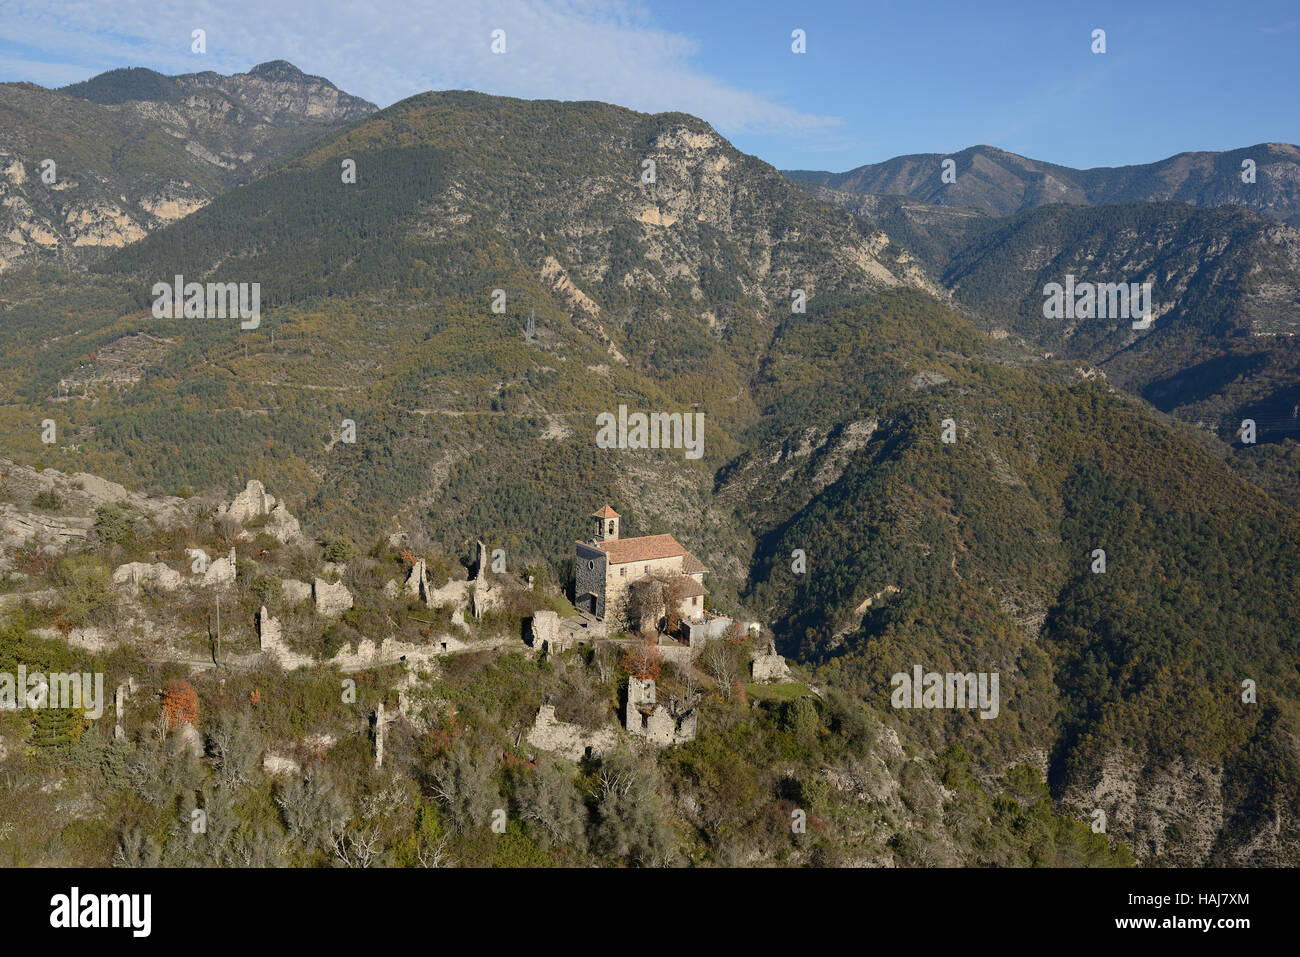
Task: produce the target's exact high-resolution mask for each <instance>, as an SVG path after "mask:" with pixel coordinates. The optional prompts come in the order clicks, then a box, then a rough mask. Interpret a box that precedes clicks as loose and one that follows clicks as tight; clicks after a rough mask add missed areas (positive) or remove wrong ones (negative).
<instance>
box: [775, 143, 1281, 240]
mask: <svg viewBox="0 0 1300 957" xmlns="http://www.w3.org/2000/svg"><path fill="white" fill-rule="evenodd" d="M947 159H952V160H953V161H954V162H955V164H956V165H955V168H954V169H953V172H954V174H955V179H954V181H953V182H945V181H944V179H943V165H942V164H943V162H944V161H945V160H947ZM1245 160H1252V161H1253V162H1254V163H1255V170H1254V174H1255V181H1254V182H1253V183H1249V184H1248V183H1244V182H1242V179H1241V176H1242V172H1243V169H1242V163H1243V162H1244V161H1245ZM783 172H784V173H785V175H787V176H789V177H790V178H792V179H795V180H799V181H801V182H805V183H811V184H814V185H818V186H827V187H830V188H832V189H839V190H845V191H848V192H856V193H872V194H881V195H903V196H910V197H912V198H913V199H920V200H922V201H924V202H928V203H932V204H936V205H946V206H968V207H971V208H973V209H978V210H980V211H982V212H986V213H989V214H991V215H996V216H1005V215H1009V214H1011V213H1015V212H1019V211H1021V210H1023V209H1027V208H1031V207H1034V206H1041V205H1047V204H1050V203H1067V204H1071V205H1094V206H1095V205H1111V204H1115V203H1124V202H1154V201H1165V200H1176V201H1180V202H1188V203H1191V204H1192V205H1197V206H1216V205H1227V204H1232V205H1242V206H1247V207H1249V208H1251V209H1255V210H1257V211H1258V212H1261V213H1264V214H1265V215H1268V216H1271V217H1273V218H1275V219H1281V220H1283V221H1286V222H1290V223H1292V224H1293V225H1300V147H1297V146H1295V145H1293V144H1290V143H1258V144H1255V145H1253V146H1247V147H1239V148H1237V149H1232V150H1226V151H1222V152H1214V151H1187V152H1182V153H1176V154H1174V155H1173V156H1169V157H1166V158H1164V159H1161V160H1156V161H1153V162H1150V163H1138V164H1131V165H1125V166H1098V167H1091V168H1088V169H1074V168H1072V167H1068V166H1061V165H1058V164H1055V163H1048V162H1044V161H1041V160H1035V159H1031V158H1029V157H1025V156H1021V155H1019V154H1016V153H1011V152H1008V151H1006V150H1002V149H999V148H997V147H993V146H987V145H979V146H971V147H967V148H966V149H964V150H961V151H959V152H956V153H912V154H905V155H901V156H896V157H893V158H892V159H888V160H884V161H882V162H880V163H868V164H866V165H863V166H859V167H856V168H854V169H851V170H848V171H846V172H843V173H829V172H823V171H818V170H784V171H783Z"/></svg>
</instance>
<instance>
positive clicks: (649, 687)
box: [624, 676, 699, 747]
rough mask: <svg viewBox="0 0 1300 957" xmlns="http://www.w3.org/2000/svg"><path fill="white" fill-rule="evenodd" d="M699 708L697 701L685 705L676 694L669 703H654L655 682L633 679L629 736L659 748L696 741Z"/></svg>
mask: <svg viewBox="0 0 1300 957" xmlns="http://www.w3.org/2000/svg"><path fill="white" fill-rule="evenodd" d="M697 705H698V700H695V701H691V702H689V703H688V702H683V701H680V700H679V699H678V698H677V696H676V695H673V696H672V697H671V698H669V699H668V703H667V704H660V703H658V702H657V701H656V700H655V683H654V679H653V678H645V679H642V678H637V677H635V676H633V677H630V678H628V679H627V713H626V716H625V720H624V727H626V728H627V731H628V733H629V734H634V735H637V736H638V737H641V738H645V739H646V740H647V741H649V742H650V743H651V744H656V745H659V746H660V747H667V746H669V745H672V744H684V743H685V742H687V741H694V740H695V734H696V730H697V728H698V722H699V713H698V710H697Z"/></svg>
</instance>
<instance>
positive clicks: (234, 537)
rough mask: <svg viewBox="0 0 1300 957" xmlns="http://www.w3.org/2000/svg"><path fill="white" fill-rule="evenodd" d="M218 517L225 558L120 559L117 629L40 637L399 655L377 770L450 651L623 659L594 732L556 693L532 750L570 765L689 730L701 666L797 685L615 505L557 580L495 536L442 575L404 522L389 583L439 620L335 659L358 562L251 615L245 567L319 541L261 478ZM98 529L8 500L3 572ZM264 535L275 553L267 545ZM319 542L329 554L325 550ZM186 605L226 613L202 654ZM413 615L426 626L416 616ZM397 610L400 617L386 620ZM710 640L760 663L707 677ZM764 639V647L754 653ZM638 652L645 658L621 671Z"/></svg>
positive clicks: (157, 649) (145, 509)
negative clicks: (518, 569)
mask: <svg viewBox="0 0 1300 957" xmlns="http://www.w3.org/2000/svg"><path fill="white" fill-rule="evenodd" d="M3 464H4V463H0V465H3ZM4 473H5V476H6V479H7V481H8V482H9V484H10V486H11V487H12V486H13V485H14V484H15V483H16V484H19V485H31V490H32V491H34V492H35V494H36V495H38V496H39V495H41V494H46V495H49V496H62V497H63V498H64V499H65V500H66V501H67V503H68V504H69V505H80V506H81V508H80V510H81V511H83V512H84V511H89V512H92V513H95V514H98V515H99V516H100V519H101V520H102V516H103V510H104V509H105V508H106V507H107V508H109V509H113V510H121V509H125V510H126V511H127V512H130V513H131V514H133V515H135V516H137V517H138V518H139V519H140V520H142V521H147V522H148V523H150V524H151V525H152V526H154V527H168V526H169V525H172V524H176V525H183V524H184V523H185V522H186V521H187V520H189V521H191V524H192V518H193V515H192V511H193V507H192V505H189V504H187V502H186V501H185V500H182V499H177V498H173V499H165V500H156V499H149V498H146V497H144V496H140V495H136V494H133V493H128V492H127V491H126V489H125V488H123V487H122V486H119V485H116V484H115V483H112V482H107V481H104V480H102V479H99V478H96V477H94V476H90V475H86V474H78V475H74V476H64V475H62V474H61V473H58V472H55V471H54V470H49V469H47V470H43V471H40V472H35V471H33V470H30V469H24V468H22V467H19V466H14V465H12V464H9V465H8V466H7V467H5V468H4ZM96 509H98V510H99V511H98V512H96V511H95V510H96ZM73 510H74V509H71V508H65V509H64V510H63V511H64V512H65V513H66V512H68V511H73ZM208 514H210V515H211V518H212V521H213V523H214V525H215V527H217V528H219V529H222V530H223V536H222V537H220V538H218V541H219V542H220V543H222V550H221V551H220V552H217V553H216V554H212V555H209V554H208V553H207V551H205V549H204V548H201V547H198V546H189V547H184V548H181V549H175V550H172V551H169V552H165V553H164V552H158V553H156V554H154V555H153V559H154V560H152V561H142V560H136V561H129V562H123V563H121V564H119V565H117V566H115V567H113V568H112V571H111V591H112V599H113V601H114V603H115V604H114V607H115V608H116V609H117V610H118V614H117V618H116V619H115V627H114V628H112V629H111V630H109V629H106V628H105V627H103V626H101V625H96V624H78V625H73V626H71V627H61V626H60V625H58V624H57V623H56V624H55V625H52V626H47V627H41V628H37V629H35V631H36V633H37V634H39V635H40V636H41V637H46V638H59V639H62V640H64V641H66V642H67V643H68V644H69V645H70V646H72V647H77V648H81V649H84V650H86V651H89V652H103V651H107V650H110V649H111V648H113V647H114V646H115V645H117V644H118V643H121V642H136V643H137V644H139V645H141V646H145V647H148V648H149V649H150V655H151V658H152V660H156V661H170V662H176V663H183V664H185V665H187V666H188V667H190V669H191V670H192V672H199V671H205V670H209V669H212V668H243V669H248V668H255V667H259V666H261V665H263V664H265V663H268V662H273V663H274V664H275V665H276V666H278V667H280V668H282V669H284V670H286V671H293V670H297V669H304V668H335V669H337V670H338V671H339V672H341V673H342V674H345V675H346V674H351V673H356V672H360V671H366V670H370V669H378V668H384V667H389V666H399V667H400V668H401V669H402V670H403V672H404V673H405V675H406V677H405V678H404V679H403V680H402V681H401V682H399V687H398V691H399V695H398V707H397V709H396V711H395V712H394V711H392V710H389V711H385V709H384V706H383V705H382V704H381V705H379V706H378V707H377V708H376V709H375V713H374V714H373V715H372V734H373V737H374V754H375V762H376V766H379V765H380V764H382V761H383V748H384V735H385V728H386V727H387V726H388V725H389V724H391V722H392V721H393V720H395V719H397V718H399V717H407V718H411V719H412V720H416V719H415V715H414V709H413V708H412V706H411V705H410V700H409V698H410V696H409V694H408V692H409V691H410V690H411V689H412V688H414V687H415V686H416V684H417V682H418V681H419V680H420V676H421V674H422V673H423V672H424V671H426V670H427V669H428V668H429V667H430V666H434V663H435V662H437V660H438V659H441V658H444V657H446V656H450V655H457V654H461V653H466V652H480V653H481V652H489V653H500V654H507V653H510V652H516V653H524V654H526V655H529V656H532V657H533V658H541V657H550V656H558V655H565V654H569V653H571V652H576V653H578V654H581V655H584V656H591V655H602V656H604V658H606V659H609V660H621V661H623V662H624V663H625V667H626V672H627V674H628V677H627V679H626V683H625V685H624V686H623V688H624V690H625V695H620V699H621V700H620V702H619V708H620V710H621V713H619V714H615V713H610V715H609V719H610V720H609V722H608V724H607V726H606V727H605V728H603V729H602V730H600V731H595V732H593V731H592V730H590V729H583V728H580V727H578V726H576V725H570V724H566V723H565V722H563V721H561V720H559V719H558V718H557V717H556V703H555V702H548V703H546V704H544V705H543V706H542V707H541V709H540V710H539V712H538V713H537V715H536V718H535V721H534V723H533V726H532V728H530V729H528V732H527V735H526V740H527V741H528V743H529V745H531V746H532V747H535V748H538V749H540V750H547V751H552V752H555V753H559V754H563V755H565V756H567V757H569V758H570V759H572V760H578V759H580V758H582V757H583V756H588V755H597V756H598V755H599V754H600V753H602V752H603V751H604V750H606V749H608V748H609V747H612V746H613V745H614V744H615V743H616V742H617V740H618V739H619V737H620V736H621V735H626V736H630V737H632V738H634V739H637V740H640V741H643V742H646V743H648V744H651V745H655V746H660V747H665V746H671V745H674V744H679V743H682V742H686V741H690V740H693V739H694V738H695V736H696V734H697V730H698V724H699V705H700V702H701V699H702V694H701V692H700V691H699V690H698V689H697V687H696V685H697V678H698V679H700V680H701V681H707V680H713V681H715V682H721V681H724V680H725V681H727V682H735V681H738V680H740V678H741V677H743V678H745V679H748V680H752V681H753V682H757V683H765V682H780V681H788V680H790V679H791V676H790V672H789V669H788V668H787V666H786V664H785V661H784V659H783V658H781V656H780V655H778V654H776V652H775V648H774V646H773V644H772V642H771V639H770V638H768V639H767V641H766V642H765V643H764V642H763V639H762V637H761V634H762V630H761V628H760V626H759V624H758V623H757V622H745V621H738V620H735V619H733V618H731V617H728V616H725V615H721V614H718V613H716V612H714V611H713V610H711V609H710V608H709V607H708V603H707V598H708V595H709V591H708V589H707V587H706V586H705V584H704V578H705V575H706V574H707V573H708V569H707V568H706V567H705V565H704V563H703V562H701V561H700V560H699V559H698V558H697V557H696V556H695V555H693V554H692V553H691V552H690V551H689V550H687V549H686V548H685V547H684V546H683V545H682V544H681V543H680V542H678V540H677V539H676V538H675V537H674V536H673V535H672V534H670V533H658V534H651V535H642V536H636V537H623V536H622V535H621V529H620V524H621V517H620V516H619V514H618V513H617V512H616V511H615V510H614V509H613V508H612V507H611V506H609V505H608V504H606V505H604V506H602V507H601V508H600V509H598V510H596V511H595V512H592V513H591V514H590V516H588V518H587V528H588V529H589V530H590V532H591V534H590V537H589V538H587V539H585V540H579V541H576V542H575V543H574V553H573V568H574V574H573V580H572V582H571V583H559V584H558V586H557V585H556V584H550V585H548V586H547V587H546V590H545V591H542V590H541V589H538V588H537V586H536V583H535V581H534V578H533V576H532V575H527V576H523V577H520V576H514V577H512V576H510V575H505V574H500V573H494V572H493V570H492V567H491V566H490V565H489V561H488V549H487V548H486V546H485V545H484V543H483V542H478V543H477V561H476V562H475V563H474V567H473V569H472V574H467V573H466V572H465V571H464V570H463V569H462V572H461V574H464V575H465V577H464V578H458V577H457V576H456V575H455V574H451V575H448V574H447V571H446V569H445V568H440V569H438V572H439V573H438V574H434V572H433V570H431V568H430V566H429V564H428V562H427V561H426V559H425V558H423V557H418V556H416V555H415V554H414V553H413V552H411V551H409V549H407V548H406V547H405V546H406V536H405V535H404V534H403V533H394V535H392V536H391V537H390V540H389V545H390V546H391V547H392V548H394V549H401V550H402V551H401V554H402V555H403V556H405V558H409V567H408V570H407V571H406V573H405V575H404V576H403V577H395V578H390V579H388V580H387V581H386V582H385V583H384V584H383V585H382V587H381V588H380V589H378V591H379V593H380V594H382V596H383V598H384V599H386V600H388V601H389V602H390V603H393V604H390V605H389V607H394V608H395V607H398V606H399V605H400V603H405V606H406V608H408V609H416V608H423V609H428V610H429V611H428V613H429V614H430V616H431V617H430V618H429V619H428V623H429V625H430V626H432V627H430V628H422V629H420V636H419V638H418V639H414V638H413V636H411V635H410V634H409V632H402V633H400V634H399V633H398V629H397V628H396V627H393V628H390V629H389V632H390V633H389V634H384V633H383V632H382V629H377V630H376V631H377V632H378V633H375V632H370V633H367V632H366V630H365V629H364V628H356V629H353V631H352V632H350V634H354V635H356V637H355V638H354V640H350V641H346V642H344V643H342V644H341V646H339V647H337V648H334V649H332V650H331V651H330V653H328V654H322V653H320V652H312V651H309V650H306V649H305V648H304V647H303V645H304V640H303V639H304V636H309V635H311V634H318V633H319V632H320V631H322V630H326V631H328V630H329V628H330V627H331V623H334V622H348V621H352V620H354V619H355V618H356V615H355V613H354V612H353V609H354V606H356V605H357V601H358V594H354V590H355V585H350V584H349V582H351V581H353V579H352V578H351V577H350V576H349V567H348V562H347V561H346V560H337V561H330V560H322V561H320V562H319V563H318V564H317V565H316V567H313V568H310V569H307V571H308V573H307V574H300V576H299V577H290V576H284V577H277V578H276V579H275V587H274V588H273V589H270V588H268V589H266V590H265V593H266V595H267V596H268V597H266V598H265V599H264V600H261V601H260V604H257V605H256V606H255V610H254V611H253V614H252V615H251V619H252V620H251V622H243V621H241V620H240V618H239V612H238V608H239V602H238V601H237V600H236V599H237V594H236V591H237V590H236V583H237V581H242V582H243V583H244V585H245V587H247V578H248V577H250V576H251V577H252V578H253V579H254V580H256V581H258V582H261V581H262V578H260V577H258V576H259V575H260V571H259V569H260V565H259V561H258V560H259V558H261V557H263V556H266V555H269V554H270V552H271V550H272V548H274V547H278V546H283V547H284V548H285V549H286V550H288V551H291V552H293V551H294V550H298V551H296V552H294V553H295V554H299V555H301V554H306V553H307V551H308V549H303V548H302V547H303V546H305V545H310V542H309V540H308V538H307V537H306V536H305V535H304V533H303V530H302V528H301V526H300V524H299V522H298V520H297V519H296V518H295V517H294V516H293V515H292V514H290V513H289V511H288V509H287V507H286V506H285V503H284V502H283V501H279V500H277V499H276V497H275V496H273V495H271V494H270V493H269V492H268V491H267V490H266V488H265V486H264V485H263V484H262V483H261V482H259V481H257V480H250V481H249V482H248V483H247V485H246V487H245V488H244V490H243V491H241V492H240V493H239V494H238V495H236V496H235V497H234V498H233V499H232V500H230V501H226V502H220V503H218V504H216V505H215V508H211V510H210V511H209V512H208ZM96 527H97V523H96V520H95V519H92V518H90V517H87V516H84V515H83V516H74V515H68V514H58V515H49V514H45V513H42V512H40V511H39V510H24V509H22V508H21V507H19V506H18V505H16V504H12V503H4V504H2V505H0V535H2V536H3V539H2V540H0V544H3V546H4V551H3V553H2V554H3V559H0V573H4V574H7V575H10V576H11V580H15V581H16V580H18V579H21V578H24V577H26V576H24V575H23V574H22V573H21V572H20V571H18V565H19V564H21V563H20V562H18V561H16V560H15V556H16V555H31V554H35V553H39V552H41V550H45V552H47V553H49V554H51V555H53V554H68V553H69V552H70V551H73V552H75V550H77V549H78V548H85V547H87V546H88V544H89V543H90V542H91V541H92V540H93V538H94V535H95V531H96ZM259 544H261V545H265V546H268V547H263V548H255V546H257V545H259ZM324 554H325V557H326V558H328V557H330V556H329V554H328V550H327V551H326V552H325V553H324ZM250 556H251V557H250ZM267 560H268V561H269V560H270V559H269V558H268V559H267ZM29 564H30V561H29ZM300 567H301V566H300ZM49 591H50V590H45V591H35V590H26V591H24V590H22V589H21V588H20V589H19V590H15V591H10V592H8V593H5V594H0V609H4V608H6V607H8V608H15V607H20V606H24V605H26V606H32V605H37V604H39V603H40V602H42V601H50V600H52V599H53V598H54V597H55V596H53V595H52V594H50V593H49ZM557 592H558V594H557ZM522 593H527V594H528V595H529V596H530V598H531V601H532V605H533V607H534V610H533V611H532V613H531V615H529V616H527V617H526V618H525V619H524V623H523V630H522V632H521V633H516V634H513V635H511V634H502V633H499V631H498V632H493V631H491V630H490V629H480V628H477V627H476V626H477V625H478V624H479V623H481V622H483V620H484V618H485V616H489V617H490V616H491V615H492V614H493V613H494V612H497V611H499V610H500V609H502V607H503V606H504V605H505V604H507V603H509V602H512V601H514V602H516V603H517V600H518V597H519V595H520V594H522ZM257 594H259V595H261V594H262V592H261V591H258V592H257ZM271 595H273V596H274V597H269V596H271ZM361 597H364V596H361ZM244 601H245V603H246V602H247V597H245V598H244ZM181 606H184V607H188V608H189V609H191V611H193V610H194V609H196V608H197V609H199V611H200V613H202V614H206V613H207V612H208V610H209V609H210V610H212V611H214V612H215V615H209V626H208V633H209V638H210V649H208V650H207V653H201V652H198V651H195V650H194V647H193V645H192V644H191V645H190V646H189V647H184V646H183V643H182V642H181V641H179V640H178V639H177V635H176V634H175V632H176V628H175V627H174V623H168V622H167V621H165V620H164V619H165V618H166V615H167V613H168V610H169V609H173V608H178V607H181ZM223 606H224V614H225V616H226V617H225V618H224V619H223V618H222V614H223ZM273 609H278V610H273ZM411 618H412V620H414V621H415V622H421V621H424V620H425V619H424V618H422V617H420V616H419V615H418V614H412V615H411ZM388 621H389V623H390V624H393V625H396V622H395V621H394V619H393V617H391V614H390V617H389V618H388ZM435 622H436V625H435ZM715 642H721V643H730V644H731V646H732V647H733V648H741V647H743V648H744V649H747V651H746V653H747V655H748V657H749V667H748V674H746V675H743V676H737V675H726V676H723V675H721V674H718V675H713V676H710V665H708V664H706V663H705V657H706V649H707V648H708V646H709V645H710V643H715ZM760 645H761V646H762V650H761V651H760V650H756V649H758V648H759V647H760ZM588 660H590V659H588ZM629 660H631V661H634V662H636V664H635V665H634V666H632V667H627V666H626V662H628V661H629ZM666 663H671V664H672V665H673V667H674V668H675V671H674V674H676V675H681V674H685V675H687V676H688V680H687V681H686V688H685V689H683V688H682V687H681V686H680V682H677V683H675V684H674V690H673V691H672V692H671V693H668V694H664V693H662V692H661V691H660V689H659V687H658V684H657V679H658V673H659V668H660V667H661V666H663V665H664V664H666ZM135 690H136V682H135V681H134V679H133V678H132V677H131V676H127V677H125V678H123V680H121V681H120V682H119V683H118V686H117V693H116V695H115V701H114V704H115V708H114V712H115V714H116V728H115V731H116V734H117V735H118V736H121V735H122V734H123V729H122V721H123V714H124V712H125V710H126V709H127V708H128V707H129V706H130V704H131V698H132V696H133V695H135ZM728 690H730V689H728ZM195 737H196V736H195ZM292 763H293V762H292V761H291V760H290V759H289V758H287V757H285V756H281V755H273V754H268V755H267V756H266V768H267V769H268V771H270V772H271V773H278V770H286V769H289V766H290V765H292ZM277 769H278V770H277Z"/></svg>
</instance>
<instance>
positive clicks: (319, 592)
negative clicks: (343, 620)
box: [311, 578, 352, 618]
mask: <svg viewBox="0 0 1300 957" xmlns="http://www.w3.org/2000/svg"><path fill="white" fill-rule="evenodd" d="M311 593H312V596H313V597H314V598H315V600H316V614H318V615H320V616H321V617H322V618H337V617H339V616H340V615H342V614H343V613H344V612H345V611H347V610H348V609H349V608H351V607H352V592H350V591H348V587H347V586H346V585H344V584H343V583H342V582H327V581H325V579H323V578H317V579H315V580H314V581H313V582H312V586H311Z"/></svg>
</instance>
